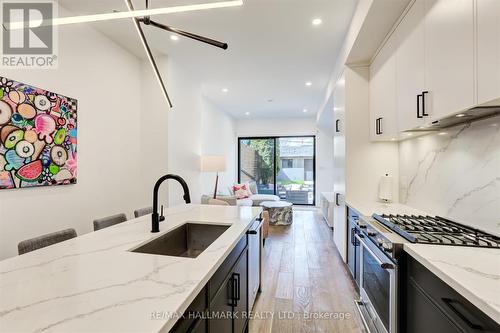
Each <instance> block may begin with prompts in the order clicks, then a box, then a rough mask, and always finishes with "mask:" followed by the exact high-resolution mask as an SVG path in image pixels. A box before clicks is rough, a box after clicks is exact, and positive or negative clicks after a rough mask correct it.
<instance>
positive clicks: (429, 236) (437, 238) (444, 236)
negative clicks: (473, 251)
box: [373, 214, 500, 248]
mask: <svg viewBox="0 0 500 333" xmlns="http://www.w3.org/2000/svg"><path fill="white" fill-rule="evenodd" d="M373 217H374V218H375V219H376V220H377V221H379V222H380V223H382V224H384V225H385V226H386V227H388V228H390V229H391V230H393V231H394V232H396V233H398V234H399V235H401V236H403V237H404V238H406V239H407V240H409V241H410V242H412V243H423V244H443V245H459V246H475V247H496V248H500V237H497V236H494V235H491V234H488V233H486V232H484V231H481V230H477V229H474V228H471V227H468V226H465V225H462V224H460V223H457V222H453V221H450V220H447V219H444V218H442V217H439V216H435V217H434V216H423V215H386V214H384V215H377V214H373Z"/></svg>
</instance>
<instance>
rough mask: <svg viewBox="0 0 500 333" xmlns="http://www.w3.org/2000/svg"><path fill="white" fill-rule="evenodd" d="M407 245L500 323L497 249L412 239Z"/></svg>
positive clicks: (499, 257) (410, 250)
mask: <svg viewBox="0 0 500 333" xmlns="http://www.w3.org/2000/svg"><path fill="white" fill-rule="evenodd" d="M404 249H405V251H406V252H407V253H409V254H410V255H411V256H413V257H414V258H415V259H417V260H418V261H419V262H420V263H421V264H422V265H424V266H425V267H426V268H427V269H429V270H430V271H431V272H433V273H434V274H436V275H437V276H438V277H439V278H440V279H441V280H443V281H444V282H445V283H447V284H448V285H449V286H451V287H452V288H453V289H455V290H456V291H457V292H458V293H460V294H461V295H462V296H464V297H465V298H466V299H468V300H469V301H470V302H471V303H472V304H474V305H475V306H476V307H478V308H479V309H481V310H482V311H483V312H484V313H486V314H487V315H488V316H489V317H491V318H492V319H493V320H495V321H496V322H497V323H500V251H499V250H498V249H487V248H473V247H462V246H446V245H426V244H409V243H408V244H405V245H404ZM438 249H439V251H438Z"/></svg>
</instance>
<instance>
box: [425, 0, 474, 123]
mask: <svg viewBox="0 0 500 333" xmlns="http://www.w3.org/2000/svg"><path fill="white" fill-rule="evenodd" d="M419 1H423V2H424V3H425V17H424V26H425V47H424V49H425V85H424V86H423V87H422V91H423V94H424V97H423V103H425V104H424V106H425V107H426V111H427V110H428V111H427V113H428V114H429V115H430V117H431V118H432V119H439V118H442V117H444V116H447V115H449V114H450V113H454V112H459V111H462V110H466V109H468V108H470V107H472V106H474V104H475V103H474V0H452V1H450V0H417V2H419ZM481 1H482V0H480V1H479V2H481ZM425 91H428V93H425Z"/></svg>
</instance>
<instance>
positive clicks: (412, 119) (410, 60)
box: [394, 0, 425, 131]
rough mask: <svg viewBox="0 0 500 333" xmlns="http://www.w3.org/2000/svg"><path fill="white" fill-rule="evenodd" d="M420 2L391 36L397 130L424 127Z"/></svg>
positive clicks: (423, 13)
mask: <svg viewBox="0 0 500 333" xmlns="http://www.w3.org/2000/svg"><path fill="white" fill-rule="evenodd" d="M424 16H425V6H424V1H422V0H417V1H416V2H415V3H414V4H413V5H412V7H411V8H410V10H409V11H408V13H407V14H406V16H405V17H404V18H403V20H402V21H401V23H400V24H399V26H398V28H397V30H396V31H395V32H394V36H395V38H396V39H397V44H398V48H397V51H396V86H397V89H398V91H397V97H396V105H397V112H398V117H399V119H398V125H399V126H398V129H399V130H400V131H403V130H406V129H410V128H415V127H418V126H421V125H423V124H424V122H425V120H424V116H423V115H422V112H421V105H420V103H421V102H422V97H421V94H422V91H423V89H424V86H425V61H424V60H425V52H424V49H425V48H424V45H425V37H424Z"/></svg>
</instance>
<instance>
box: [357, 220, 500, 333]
mask: <svg viewBox="0 0 500 333" xmlns="http://www.w3.org/2000/svg"><path fill="white" fill-rule="evenodd" d="M349 219H350V220H351V216H350V217H349ZM351 222H352V220H351ZM354 222H355V223H354V224H355V226H354V224H353V223H351V224H350V225H351V230H350V231H351V234H350V238H351V239H350V241H351V242H350V244H351V245H350V246H354V247H357V248H358V249H359V250H358V252H357V253H359V257H358V265H359V278H358V280H357V282H358V286H359V291H360V299H359V300H357V301H356V302H357V305H358V308H359V310H360V312H361V315H362V317H363V320H364V322H365V325H366V326H367V328H368V329H369V331H370V332H371V333H396V332H398V326H399V323H398V318H399V314H398V308H399V307H398V297H399V295H398V293H399V285H400V283H401V281H400V278H399V269H400V268H399V263H400V260H401V258H402V251H403V245H404V243H408V242H410V243H422V244H436V245H455V246H472V247H493V248H500V238H499V237H497V236H494V235H491V234H488V233H485V232H483V231H480V230H477V229H474V228H471V227H468V226H465V225H462V224H459V223H456V222H453V221H450V220H448V219H444V218H441V217H436V216H416V215H377V214H373V216H371V217H363V216H359V217H358V219H357V220H354ZM351 252H353V253H356V250H354V251H350V252H349V253H351ZM354 275H355V276H356V274H354Z"/></svg>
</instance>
